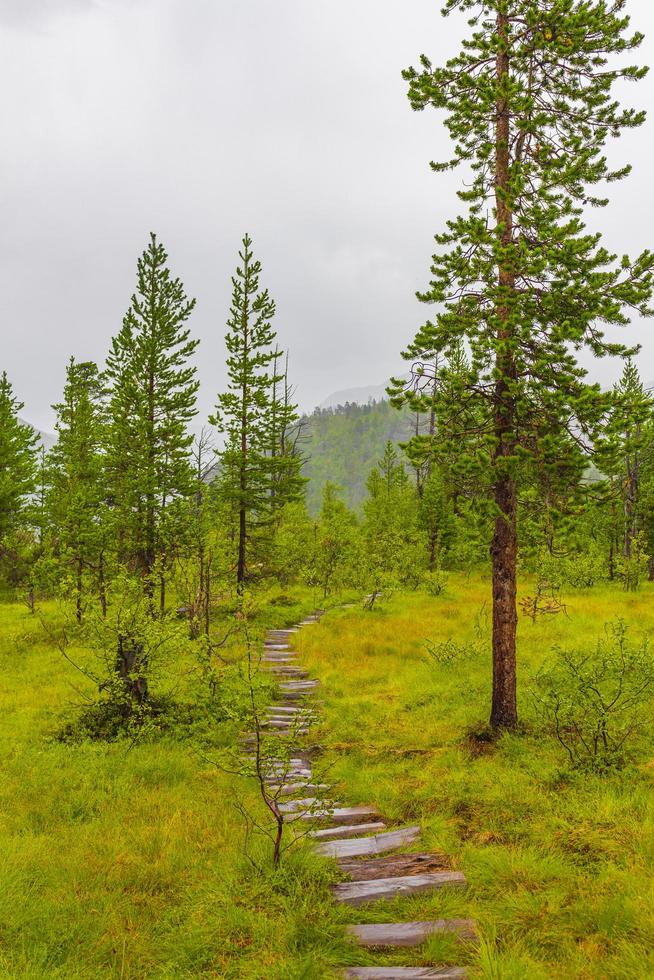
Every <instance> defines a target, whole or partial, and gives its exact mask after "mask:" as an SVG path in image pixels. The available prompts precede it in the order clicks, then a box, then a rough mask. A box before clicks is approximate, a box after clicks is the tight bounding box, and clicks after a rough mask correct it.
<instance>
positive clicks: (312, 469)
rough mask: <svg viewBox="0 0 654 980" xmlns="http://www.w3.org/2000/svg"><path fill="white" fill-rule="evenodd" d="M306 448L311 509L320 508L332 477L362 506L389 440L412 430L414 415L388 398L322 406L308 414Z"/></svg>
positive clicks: (398, 439)
mask: <svg viewBox="0 0 654 980" xmlns="http://www.w3.org/2000/svg"><path fill="white" fill-rule="evenodd" d="M303 422H304V423H305V426H304V431H303V435H302V442H301V444H302V451H303V453H304V454H305V455H306V456H307V457H308V459H307V462H306V464H305V466H304V467H303V473H304V476H306V477H308V479H309V484H308V486H307V505H308V508H309V511H310V512H311V513H312V514H315V513H317V511H318V510H319V508H320V498H321V494H322V490H323V487H324V486H325V484H326V483H327V482H329V481H330V482H332V483H336V484H338V485H339V486H341V487H342V488H343V499H344V500H345V502H346V503H347V504H348V505H349V506H351V507H354V508H355V509H357V510H358V509H359V508H360V506H361V504H362V502H363V500H364V498H365V496H366V491H365V486H366V479H367V477H368V474H369V472H370V470H371V468H372V467H373V466H374V465H375V463H376V462H377V461H378V460H379V459H380V458H381V456H383V454H384V447H385V445H386V443H387V442H388V440H389V439H390V440H391V441H392V442H394V443H397V442H402V441H403V440H405V439H407V438H408V436H409V435H410V432H411V425H412V416H411V414H410V413H409V412H408V410H407V409H403V410H402V411H398V410H397V409H395V408H393V407H392V406H391V405H390V403H389V402H388V401H378V402H375V401H373V402H370V403H369V404H368V405H356V404H354V403H348V404H347V405H339V406H337V407H336V408H322V409H321V408H317V409H316V410H315V412H314V413H313V415H308V416H306V417H305V418H304V419H303Z"/></svg>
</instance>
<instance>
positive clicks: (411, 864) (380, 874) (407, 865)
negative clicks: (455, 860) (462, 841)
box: [338, 853, 449, 881]
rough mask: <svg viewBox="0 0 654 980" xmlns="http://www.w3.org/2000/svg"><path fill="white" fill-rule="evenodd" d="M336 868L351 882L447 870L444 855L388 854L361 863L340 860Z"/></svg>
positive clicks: (354, 860) (349, 859) (344, 859)
mask: <svg viewBox="0 0 654 980" xmlns="http://www.w3.org/2000/svg"><path fill="white" fill-rule="evenodd" d="M338 866H339V868H340V869H341V871H342V872H343V873H344V874H346V875H347V876H348V877H349V878H350V880H351V881H370V880H371V879H372V878H395V877H397V876H399V875H416V874H424V873H425V872H428V871H446V870H449V862H448V860H447V858H446V856H445V855H444V854H438V853H436V854H434V853H429V854H389V855H387V856H386V857H381V858H373V859H372V860H370V861H362V860H361V859H359V858H340V859H339V862H338Z"/></svg>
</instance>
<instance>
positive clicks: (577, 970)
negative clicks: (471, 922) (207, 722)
mask: <svg viewBox="0 0 654 980" xmlns="http://www.w3.org/2000/svg"><path fill="white" fill-rule="evenodd" d="M653 591H654V590H653V588H652V586H650V585H645V586H644V587H643V589H642V590H641V591H640V592H639V593H637V594H635V595H628V594H625V593H623V592H621V591H620V590H619V589H618V588H617V587H615V588H609V587H597V588H595V589H592V590H590V591H587V592H581V591H580V592H575V593H571V594H569V595H567V596H566V597H565V601H566V604H567V610H568V615H567V616H564V615H559V616H551V617H545V618H544V619H541V620H538V621H537V622H536V623H535V624H532V623H531V622H530V621H529V620H527V619H522V620H521V623H520V664H521V674H520V689H521V709H522V714H523V719H524V725H525V730H524V732H523V733H522V734H520V735H519V736H504V737H503V738H502V739H501V741H500V742H499V743H497V744H491V743H487V742H484V741H483V740H479V739H475V738H471V737H470V734H469V733H470V732H471V731H475V730H479V729H480V728H481V726H482V725H483V722H484V721H485V719H486V716H487V712H488V704H489V684H490V676H489V674H490V671H489V658H488V655H487V654H485V653H483V652H480V653H478V654H475V656H474V657H472V658H470V659H466V660H465V663H463V664H460V663H453V664H450V665H446V664H442V665H439V664H436V663H434V662H433V660H431V659H430V658H429V657H428V656H427V655H426V652H425V648H424V641H425V639H433V640H447V639H449V638H453V639H455V640H456V641H457V642H458V643H461V644H466V643H469V644H471V645H474V644H475V643H477V644H478V643H479V641H480V638H481V640H482V642H486V639H487V632H488V615H487V610H488V600H489V582H488V581H487V580H481V579H479V578H474V577H473V578H472V579H470V580H467V579H466V578H465V577H464V576H458V575H451V576H450V577H449V579H448V587H447V590H446V591H445V593H444V594H443V595H441V596H438V597H429V596H427V595H424V594H420V593H415V594H409V595H407V594H402V595H400V594H396V595H392V596H390V597H388V598H387V599H385V600H384V602H383V603H382V604H381V605H379V606H375V608H374V609H373V610H372V611H364V610H362V609H360V608H357V607H355V608H348V609H339V608H337V609H334V610H333V611H331V612H330V613H329V615H327V616H326V617H325V618H324V619H323V620H322V622H321V623H320V625H317V626H312V627H310V628H307V629H305V630H304V631H302V633H301V634H299V636H298V639H297V645H298V647H299V649H301V651H302V653H303V657H304V659H305V661H306V662H307V663H308V664H309V665H310V668H311V670H312V672H314V673H315V674H316V675H317V676H320V678H321V680H322V682H323V688H322V690H321V694H320V697H321V699H322V700H323V701H324V710H323V715H322V719H321V722H320V725H319V727H318V729H317V731H316V739H317V740H318V741H320V743H321V744H322V745H323V746H324V748H325V752H324V756H323V758H322V759H321V760H320V762H319V763H318V766H319V767H322V768H324V769H325V770H326V771H328V772H329V778H330V779H333V780H336V781H337V782H338V784H339V787H340V793H339V796H340V797H341V798H343V799H345V800H348V801H349V802H351V803H353V804H354V803H374V804H376V805H377V806H378V807H379V808H380V810H381V812H382V813H383V814H384V815H385V816H386V817H387V818H389V820H390V821H396V822H398V823H399V822H419V823H420V824H421V825H422V827H423V836H422V840H421V841H420V842H419V844H418V845H416V847H417V849H420V850H427V849H434V850H437V851H442V852H444V853H445V854H446V855H447V856H448V858H449V859H450V860H451V862H452V864H453V866H455V867H456V868H460V869H461V870H463V871H464V872H465V874H466V876H467V879H468V882H469V888H468V891H467V892H466V893H454V892H451V893H441V894H440V895H436V896H425V897H421V898H415V899H412V900H407V899H403V900H401V901H398V902H396V903H389V904H387V905H384V906H381V907H377V908H372V909H370V910H365V909H358V910H352V909H350V910H347V909H344V908H340V909H339V908H336V907H335V906H334V905H333V904H332V902H331V901H330V895H329V884H330V883H331V882H333V881H334V880H336V878H337V873H336V871H335V869H334V868H333V866H332V865H331V863H330V862H326V861H321V860H319V859H318V858H316V857H315V856H314V855H313V854H311V852H310V849H309V848H308V847H307V846H305V845H299V846H298V847H297V848H296V849H295V850H293V851H290V852H289V853H288V854H287V856H286V857H285V860H284V862H283V864H282V867H281V869H280V870H279V871H277V872H273V871H272V870H270V868H269V867H268V865H267V864H266V860H267V856H268V849H267V848H266V847H265V846H264V845H263V844H255V845H254V850H253V852H252V855H251V856H252V857H254V858H255V859H256V860H257V862H258V864H260V865H265V866H264V867H263V868H262V869H261V870H257V869H255V868H254V867H253V866H252V865H251V863H250V862H249V861H248V860H247V858H246V857H245V856H244V849H243V822H242V818H241V817H240V816H239V814H238V812H237V811H236V809H235V807H234V800H235V799H236V797H237V796H239V798H242V799H243V800H245V801H246V803H247V805H248V806H252V807H253V808H254V809H256V806H257V802H256V793H255V787H254V786H252V785H249V784H248V783H247V781H245V780H243V779H242V778H240V777H238V776H235V775H230V774H228V773H225V772H223V771H221V770H219V769H218V768H216V766H215V765H213V764H212V762H211V758H212V752H213V751H216V752H217V751H218V750H219V749H220V747H221V746H223V745H229V744H234V742H235V740H236V738H237V734H238V728H239V721H238V718H234V717H230V716H229V713H228V712H227V713H225V712H223V713H222V714H221V713H220V712H217V713H216V718H215V724H214V726H213V730H212V732H211V733H210V734H211V745H212V748H211V749H207V748H206V745H207V733H206V731H202V732H201V733H200V734H198V733H197V732H196V731H195V730H194V728H193V725H190V724H186V725H180V726H179V727H178V728H175V727H172V728H171V729H170V730H164V731H162V732H160V733H158V734H153V735H152V736H151V737H146V738H142V739H138V740H136V741H134V742H129V741H128V740H121V741H117V742H111V743H100V742H90V741H84V740H82V741H79V742H73V743H62V742H61V741H59V740H57V738H56V737H55V736H56V733H57V732H58V731H60V730H61V727H62V724H63V723H64V722H65V721H67V720H69V719H70V718H72V717H74V716H75V713H76V712H78V711H79V702H80V698H81V696H82V695H83V694H84V693H85V690H86V691H89V681H87V679H86V678H84V677H83V675H81V674H80V673H79V672H78V671H76V670H75V668H74V667H73V666H72V665H71V664H70V663H68V662H67V661H66V660H65V659H63V658H62V656H61V653H60V652H59V651H58V650H57V649H56V648H55V647H54V646H53V645H52V643H51V642H50V641H49V639H48V636H47V635H46V634H45V633H44V631H43V628H42V626H41V624H40V622H39V620H38V618H36V617H33V616H30V615H29V613H28V612H27V610H26V609H25V608H24V607H22V606H18V605H11V604H9V603H5V604H4V605H2V606H1V607H0V658H1V661H2V677H3V683H2V685H0V752H2V762H1V767H0V793H1V794H2V801H1V808H0V855H1V856H0V894H1V895H2V901H1V902H0V976H2V977H12V978H13V977H16V978H19V977H20V978H31V980H37V978H38V980H41V978H43V980H45V978H48V980H49V978H61V980H82V978H96V977H97V978H100V977H111V978H122V980H127V978H131V980H135V978H141V977H155V978H191V977H200V976H202V977H221V978H227V980H235V978H244V980H263V978H266V980H329V978H332V977H333V978H336V977H338V976H339V972H338V968H339V966H344V965H348V964H362V965H365V964H366V963H374V962H381V961H382V960H383V959H384V957H383V956H380V955H377V954H375V955H373V954H371V953H368V952H365V951H362V950H358V949H356V948H353V947H352V946H351V944H350V943H349V942H348V941H347V939H346V938H345V936H344V930H343V926H344V924H345V923H347V922H351V921H361V922H363V921H393V920H394V919H397V920H399V919H405V920H410V919H413V918H437V917H440V916H444V915H446V916H453V915H464V916H472V917H474V918H476V919H477V921H478V922H479V924H480V931H481V935H482V942H481V944H480V946H479V947H478V948H471V949H466V948H463V947H459V946H457V945H456V944H455V943H453V942H452V941H451V940H448V939H445V940H444V939H435V940H432V941H431V943H430V944H429V945H428V946H427V947H425V949H424V950H421V951H418V952H415V951H408V952H407V953H406V954H403V953H401V952H400V953H396V954H393V955H392V956H388V957H386V961H387V962H397V963H403V962H407V963H411V964H415V963H417V962H419V961H420V958H421V957H422V959H423V960H424V962H430V961H431V962H434V961H442V962H449V963H462V964H467V965H468V966H469V970H470V976H471V977H472V978H474V977H484V978H502V980H512V978H537V980H538V978H545V977H555V978H567V977H570V978H576V977H579V978H593V980H594V978H629V977H650V976H651V977H654V912H652V908H653V907H654V901H653V899H654V885H653V883H652V882H653V880H654V877H653V875H652V867H651V865H652V858H653V857H654V794H653V793H652V789H653V786H652V781H653V779H654V767H652V766H650V765H649V764H648V763H649V759H650V758H651V756H652V755H654V746H648V745H647V744H644V745H643V746H642V747H641V758H640V760H639V762H638V764H634V765H633V766H631V767H630V768H628V769H626V770H624V771H622V772H620V773H615V774H613V775H609V776H605V777H602V778H600V777H597V776H592V775H582V774H574V773H570V772H569V770H568V768H567V766H566V760H565V757H564V753H563V752H562V750H561V748H560V746H559V745H558V743H557V742H556V741H555V740H554V739H553V738H551V737H544V736H543V735H542V734H540V733H539V732H538V731H537V728H536V723H535V717H534V714H533V710H532V708H531V705H530V701H529V698H528V695H527V693H526V691H527V689H528V688H529V685H530V683H531V677H532V675H533V672H534V671H535V670H536V669H537V667H538V665H539V664H540V662H541V661H542V659H543V658H544V657H545V656H547V655H548V653H549V651H550V650H551V649H552V647H553V646H554V645H555V644H557V643H561V644H564V643H566V644H568V645H577V646H583V645H591V646H592V645H593V643H594V641H595V638H596V637H597V636H598V635H599V634H600V633H601V631H602V627H603V624H604V623H605V622H607V621H609V620H612V619H615V618H616V617H623V618H624V619H625V620H626V621H627V622H628V623H630V624H631V625H632V629H633V631H634V632H642V631H645V632H651V631H653V630H654V602H653V601H652V600H653V598H654V595H653ZM295 598H296V600H297V601H295V602H294V604H290V605H289V604H284V603H281V604H278V603H277V604H276V603H274V602H273V604H271V603H268V604H267V605H264V606H263V607H262V608H261V610H260V612H259V614H258V619H257V624H258V626H260V627H261V628H263V627H264V626H281V625H283V624H284V623H288V622H290V621H293V620H294V619H297V618H298V617H299V616H301V615H302V614H303V613H304V612H306V611H307V610H308V609H309V608H310V607H311V605H312V604H313V602H314V600H313V598H312V597H311V596H310V595H309V594H308V593H304V594H298V596H297V597H295ZM273 599H274V597H273ZM45 612H46V616H47V615H52V616H54V615H55V612H54V610H49V609H46V610H45ZM231 654H232V655H233V656H234V657H237V656H238V650H232V651H231ZM76 657H78V658H79V659H80V662H82V663H83V662H84V658H85V657H88V658H90V657H91V654H90V652H89V651H76ZM178 666H179V670H178V671H177V672H176V677H175V681H174V688H172V689H171V692H170V694H171V696H174V697H176V698H178V699H181V700H184V698H186V699H188V698H189V697H190V692H191V690H192V687H191V680H190V678H192V677H193V670H192V662H191V659H190V658H189V659H188V661H185V660H184V658H182V659H181V661H180V663H179V665H178Z"/></svg>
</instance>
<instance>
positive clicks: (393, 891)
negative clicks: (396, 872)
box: [332, 871, 466, 908]
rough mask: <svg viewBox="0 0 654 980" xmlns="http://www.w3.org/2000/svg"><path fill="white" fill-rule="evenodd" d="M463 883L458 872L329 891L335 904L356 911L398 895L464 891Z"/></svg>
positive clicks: (356, 883) (350, 885) (382, 880)
mask: <svg viewBox="0 0 654 980" xmlns="http://www.w3.org/2000/svg"><path fill="white" fill-rule="evenodd" d="M465 884H466V879H465V875H464V874H463V873H462V872H461V871H432V872H430V873H429V874H421V875H402V876H401V877H397V878H376V879H372V880H370V881H346V882H344V883H343V884H340V885H334V886H333V887H332V892H333V894H334V898H335V899H336V901H337V902H343V903H344V904H345V905H352V906H354V907H355V908H356V907H357V906H359V905H366V904H367V903H368V902H380V901H384V900H386V899H390V898H397V896H398V895H421V894H422V893H423V892H433V891H437V890H439V889H440V888H464V887H465Z"/></svg>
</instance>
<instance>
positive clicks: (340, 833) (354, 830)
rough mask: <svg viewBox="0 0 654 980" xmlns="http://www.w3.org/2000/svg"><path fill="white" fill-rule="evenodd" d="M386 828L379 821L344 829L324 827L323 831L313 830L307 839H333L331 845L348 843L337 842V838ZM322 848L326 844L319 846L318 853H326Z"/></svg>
mask: <svg viewBox="0 0 654 980" xmlns="http://www.w3.org/2000/svg"><path fill="white" fill-rule="evenodd" d="M385 827H386V824H385V823H382V822H381V820H379V821H374V822H373V823H357V824H352V825H350V826H347V825H346V826H345V827H326V828H325V829H324V830H313V831H311V833H310V834H309V837H313V838H315V840H326V841H331V839H332V838H334V840H333V843H334V844H336V843H342V844H345V843H349V841H345V840H339V838H345V837H354V836H355V835H356V834H371V833H373V831H376V830H384V829H385ZM323 847H327V844H321V845H320V847H319V848H318V850H319V852H321V853H323V854H325V853H328V852H326V851H323V850H322V849H323Z"/></svg>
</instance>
